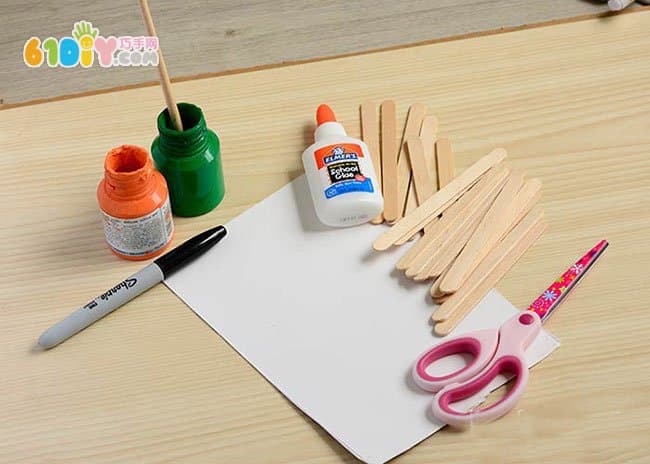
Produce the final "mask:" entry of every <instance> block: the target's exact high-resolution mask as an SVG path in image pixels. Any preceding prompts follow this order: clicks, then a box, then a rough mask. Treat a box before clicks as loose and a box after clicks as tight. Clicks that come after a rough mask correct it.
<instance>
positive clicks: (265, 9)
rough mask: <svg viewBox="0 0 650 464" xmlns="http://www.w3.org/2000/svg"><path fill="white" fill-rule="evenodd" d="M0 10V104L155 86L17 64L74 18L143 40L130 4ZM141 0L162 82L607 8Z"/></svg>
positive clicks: (588, 1)
mask: <svg viewBox="0 0 650 464" xmlns="http://www.w3.org/2000/svg"><path fill="white" fill-rule="evenodd" d="M2 3H3V5H2V6H1V7H0V12H1V14H0V44H1V45H2V47H0V106H1V105H2V104H3V102H4V104H6V105H13V104H18V103H24V102H28V101H33V100H35V99H41V98H52V97H58V96H62V95H68V94H72V93H80V92H88V91H94V90H98V89H109V88H114V87H116V86H125V85H134V84H141V83H143V82H151V81H156V80H157V79H158V77H157V72H156V69H155V68H153V67H114V68H111V69H110V70H106V69H103V68H101V67H99V66H97V65H95V66H93V67H91V68H87V69H86V68H81V67H76V68H72V69H63V68H54V69H50V68H48V67H47V66H43V67H41V68H39V69H30V68H27V67H26V66H25V64H24V63H23V61H22V59H21V52H22V49H23V46H24V44H25V41H26V40H27V39H28V38H29V37H32V36H36V37H40V38H41V39H45V38H46V37H56V38H60V37H65V36H70V32H71V30H72V27H73V24H74V23H75V22H76V21H80V20H86V21H91V22H92V23H93V25H94V26H96V27H98V28H99V31H100V34H101V35H104V36H108V35H115V36H123V35H131V36H139V35H143V31H144V25H143V22H142V18H141V16H140V12H139V7H138V2H137V1H136V0H111V2H110V3H107V2H80V1H79V0H4V1H3V2H2ZM12 3H13V5H11V4H12ZM149 3H150V5H151V11H152V14H153V18H154V20H155V23H156V31H157V33H158V35H159V37H160V41H161V46H162V48H163V50H164V52H165V58H166V61H167V65H168V66H169V72H170V75H171V77H172V78H185V77H187V76H195V75H198V74H205V73H223V72H230V71H232V70H241V69H246V68H252V67H258V66H264V65H276V64H279V63H286V62H291V61H299V60H310V59H314V58H322V57H326V56H335V55H341V54H346V53H358V52H361V51H368V50H376V49H380V48H387V47H396V46H402V45H405V44H411V43H415V42H421V41H427V40H432V39H441V38H446V37H451V36H457V35H461V34H471V33H480V32H484V31H490V30H499V29H501V28H508V27H520V26H525V25H530V24H538V23H542V22H546V21H558V20H564V19H567V18H574V17H576V16H582V15H596V14H606V13H607V11H608V9H607V4H606V0H602V1H598V0H543V1H540V0H473V1H470V2H458V1H457V0H436V1H433V2H432V1H427V0H401V1H399V2H395V1H393V0H356V1H354V2H350V1H348V0H327V1H322V0H321V1H318V2H314V1H311V2H295V1H289V0H283V1H278V0H255V1H250V0H248V1H243V0H238V1H236V2H233V1H228V0H211V1H209V2H206V1H198V0H189V1H183V2H179V1H177V0H151V1H150V2H149ZM630 8H634V5H633V6H631V7H630Z"/></svg>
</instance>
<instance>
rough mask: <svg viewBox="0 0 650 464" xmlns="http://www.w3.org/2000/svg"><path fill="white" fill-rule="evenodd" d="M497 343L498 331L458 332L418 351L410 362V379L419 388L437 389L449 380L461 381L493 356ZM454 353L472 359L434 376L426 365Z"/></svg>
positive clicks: (473, 373) (478, 369)
mask: <svg viewBox="0 0 650 464" xmlns="http://www.w3.org/2000/svg"><path fill="white" fill-rule="evenodd" d="M498 343H499V331H498V330H496V329H485V330H479V331H476V332H473V333H471V334H466V335H462V336H460V337H456V338H453V339H451V340H449V341H446V342H444V343H441V344H440V345H437V346H434V347H433V348H431V349H429V350H427V351H425V352H424V353H422V354H421V355H420V356H419V357H418V358H417V360H416V361H415V364H414V365H413V370H412V374H413V380H414V381H415V383H416V385H417V386H418V387H420V388H421V389H423V390H426V391H430V392H434V393H435V392H437V391H439V390H441V389H442V388H443V387H445V386H446V385H449V384H451V383H461V382H464V381H465V380H467V379H469V378H471V377H474V376H475V375H476V374H478V373H479V372H480V371H481V370H482V369H483V368H484V367H485V366H487V364H488V363H489V362H490V359H492V357H493V356H494V352H495V351H496V349H497V344H498ZM454 354H469V355H472V357H473V359H472V361H471V362H470V363H469V364H467V365H465V366H464V367H463V368H462V369H460V370H457V371H455V372H452V373H451V374H447V375H442V376H434V375H431V374H429V373H428V372H427V368H428V367H429V366H430V365H431V364H433V363H434V362H436V361H439V360H440V359H442V358H446V357H447V356H451V355H454Z"/></svg>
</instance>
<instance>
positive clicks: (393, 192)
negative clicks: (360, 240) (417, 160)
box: [381, 100, 399, 222]
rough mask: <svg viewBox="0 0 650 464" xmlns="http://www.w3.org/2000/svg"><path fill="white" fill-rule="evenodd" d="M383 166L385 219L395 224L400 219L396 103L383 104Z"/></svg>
mask: <svg viewBox="0 0 650 464" xmlns="http://www.w3.org/2000/svg"><path fill="white" fill-rule="evenodd" d="M381 166H382V176H383V177H382V183H383V192H384V219H386V220H387V221H388V222H394V221H396V220H397V218H398V210H399V207H398V189H397V115H396V112H395V102H394V101H392V100H386V101H385V102H383V103H382V104H381Z"/></svg>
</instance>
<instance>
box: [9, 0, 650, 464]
mask: <svg viewBox="0 0 650 464" xmlns="http://www.w3.org/2000/svg"><path fill="white" fill-rule="evenodd" d="M563 3H566V4H573V3H576V4H578V3H581V2H578V1H576V2H573V1H571V2H568V1H566V2H564V1H563ZM537 4H538V5H540V7H542V6H541V5H543V4H544V2H537ZM548 4H549V5H551V4H556V5H557V4H559V3H558V2H555V3H552V2H549V3H548ZM83 5H84V4H81V3H80V4H79V8H80V9H79V10H78V11H75V12H74V16H75V17H76V18H77V19H79V18H80V17H84V16H86V17H88V16H87V13H88V10H87V9H83V8H88V7H84V6H83ZM151 6H152V10H153V14H154V15H155V16H156V17H161V20H162V19H163V17H164V16H165V15H161V14H159V13H158V12H157V11H156V5H154V4H152V5H151ZM519 6H520V7H521V4H519ZM178 7H179V8H181V11H184V8H188V7H187V5H185V4H181V3H179V4H178ZM133 8H137V4H133ZM240 8H241V9H242V11H246V9H247V8H249V6H247V5H241V6H240ZM322 8H323V7H322ZM395 8H397V7H395ZM400 8H402V7H400ZM476 8H477V6H476V4H459V3H457V2H456V3H455V11H456V12H457V13H458V15H457V16H458V20H459V21H463V20H464V19H463V16H464V15H463V12H464V11H470V10H469V9H471V10H472V11H475V9H476ZM479 8H480V6H479ZM549 8H550V7H549ZM483 9H484V11H485V12H486V14H488V12H489V11H491V5H488V4H483ZM111 11H112V10H111ZM188 11H189V10H188ZM296 11H297V9H296ZM199 13H201V11H200V10H192V16H193V17H196V15H197V14H199ZM371 13H372V12H371ZM115 14H118V12H117V10H116V13H115ZM119 14H121V13H119ZM0 16H2V15H0ZM52 16H53V17H57V14H55V12H53V13H52ZM132 16H134V17H135V18H136V20H137V21H139V18H137V12H136V13H135V14H132ZM409 17H412V15H411V16H409ZM3 19H4V17H3ZM9 19H11V18H9ZM220 19H221V21H220V22H219V25H218V26H217V28H216V29H215V31H216V32H215V34H219V33H220V32H219V31H222V29H221V28H222V27H224V28H225V27H231V26H230V24H229V21H228V20H227V15H224V17H223V18H220ZM178 21H180V22H179V23H178V25H179V27H178V30H186V29H184V28H183V27H181V26H182V25H183V24H189V20H188V22H187V23H183V22H182V21H185V19H184V18H182V17H181V16H179V19H178ZM418 21H419V20H418ZM66 23H67V22H66ZM390 24H395V27H398V25H399V27H401V28H403V27H404V22H403V21H402V22H400V21H395V22H394V23H393V22H391V23H390ZM98 25H99V27H100V30H101V27H102V25H101V24H98ZM17 26H20V25H17ZM66 27H67V26H66ZM158 27H159V30H160V31H161V34H163V31H165V25H164V21H163V23H161V22H159V24H158ZM167 27H169V26H167ZM427 28H428V29H429V30H431V23H429V24H428V26H427ZM18 29H21V28H20V27H18ZM23 29H24V27H23ZM127 29H128V28H127ZM649 29H650V14H649V13H647V12H641V13H632V14H626V15H622V16H616V17H610V18H606V19H598V20H590V21H585V22H579V23H573V24H565V25H559V26H553V27H545V28H539V29H530V30H526V31H520V32H513V33H508V34H502V35H495V36H489V37H481V38H477V39H468V40H462V41H452V42H446V43H442V44H436V45H429V46H422V47H416V48H410V49H407V50H395V51H391V52H382V53H377V54H369V55H365V56H359V57H350V58H344V59H340V60H336V61H328V62H319V63H311V64H307V65H299V66H291V67H285V68H277V69H272V70H266V71H260V72H253V73H245V74H239V75H231V76H224V77H219V78H210V79H205V80H198V81H192V82H185V83H179V84H177V85H176V86H175V88H174V90H175V92H176V96H177V98H178V99H179V100H180V101H190V102H194V103H197V104H199V105H200V106H201V107H202V108H203V109H204V111H205V114H206V118H207V122H208V124H209V125H210V126H211V127H213V128H214V129H216V130H217V131H218V132H219V135H220V137H221V140H222V142H223V161H224V171H225V173H226V184H227V194H226V198H225V200H224V202H223V204H222V205H221V206H219V208H218V209H217V210H215V211H214V212H211V213H209V214H207V215H205V216H201V217H198V218H193V219H182V218H177V219H176V227H177V232H176V238H175V239H174V242H175V243H176V244H178V243H180V242H181V241H182V240H184V239H186V238H188V237H190V236H191V235H192V234H194V233H196V232H198V231H200V230H203V229H206V228H208V227H209V226H212V225H215V224H218V223H221V222H224V221H227V220H228V219H230V218H232V217H234V216H236V215H237V214H239V213H241V212H242V211H244V210H245V209H247V208H249V207H250V206H251V205H253V204H255V203H256V202H258V201H260V200H261V199H262V198H264V197H266V196H267V195H269V194H270V193H271V192H273V191H275V190H277V189H278V188H279V187H281V186H282V185H285V184H286V182H287V181H288V180H289V179H292V178H294V177H296V176H297V175H299V173H300V172H302V165H301V160H300V153H301V152H302V150H303V149H304V148H305V146H307V145H308V144H309V143H311V138H312V137H313V134H312V131H313V128H314V127H313V124H314V123H313V113H314V110H315V108H316V107H317V106H318V104H319V103H321V102H322V101H327V102H329V103H330V104H332V105H334V107H335V108H336V110H337V115H338V117H339V118H340V120H341V121H342V122H343V124H344V125H345V126H346V128H347V129H348V131H349V133H350V135H353V136H358V135H359V134H358V131H359V129H358V105H359V103H361V102H363V101H368V100H374V101H382V100H383V99H385V98H395V99H398V101H399V108H400V117H403V116H404V110H405V109H406V105H408V104H409V103H411V102H413V101H422V102H423V103H426V104H427V106H428V107H429V108H432V109H435V114H436V116H437V117H438V118H439V120H440V124H441V130H444V133H445V134H447V135H449V137H450V138H451V139H453V140H454V148H455V151H456V161H457V164H458V171H459V172H462V171H463V170H465V169H467V167H468V166H469V165H470V164H471V163H473V162H474V161H475V160H476V159H478V158H479V157H480V156H482V155H483V154H485V153H487V152H488V151H489V150H490V149H491V148H492V147H494V146H504V147H506V148H507V149H508V152H509V158H508V164H509V165H512V166H513V167H514V168H517V169H525V170H526V171H527V172H528V174H529V176H530V177H538V178H540V179H541V180H542V182H543V184H544V194H543V197H542V200H541V206H542V207H543V208H544V211H545V213H546V215H545V217H546V221H547V223H548V229H547V230H546V232H545V233H544V235H543V236H542V238H541V239H540V240H539V242H537V244H536V245H535V246H534V247H533V248H532V249H531V250H530V251H529V252H527V253H526V254H525V255H524V256H523V258H522V259H521V260H520V261H519V262H518V263H517V264H516V265H515V266H514V267H513V268H512V269H511V271H510V272H508V274H506V276H505V277H504V279H502V280H501V282H500V284H499V286H498V289H499V290H500V291H501V292H503V293H504V295H505V296H506V297H507V298H509V299H510V300H511V301H512V302H513V303H514V304H515V305H517V306H518V307H521V308H524V307H526V306H527V305H528V304H529V303H530V301H531V300H532V298H534V297H535V296H536V295H537V294H538V293H539V292H540V291H541V290H542V289H544V288H546V287H547V286H548V284H549V282H550V281H551V280H552V279H554V278H555V277H556V276H557V275H559V274H560V273H562V272H563V271H564V270H565V269H566V268H567V265H568V264H570V263H571V262H573V261H575V259H577V258H578V257H579V256H581V255H582V254H583V253H584V252H585V251H586V250H588V249H589V248H590V247H591V246H593V245H594V244H595V243H596V242H597V241H598V240H600V239H602V238H607V239H608V240H609V241H610V243H611V245H610V247H609V248H608V249H607V251H606V252H605V254H604V255H603V257H602V258H601V259H600V260H599V262H598V264H597V265H596V266H595V267H594V268H593V269H592V270H591V271H590V273H589V275H588V276H587V277H586V278H585V279H584V281H583V282H581V283H580V286H579V287H578V288H576V290H575V291H574V292H573V293H572V295H571V296H570V297H569V298H568V299H567V300H566V301H565V302H564V303H563V304H562V307H561V308H560V309H559V310H558V311H557V312H555V313H554V314H553V317H552V318H551V319H550V320H548V321H547V322H546V324H545V325H546V328H547V329H549V330H550V331H551V332H552V333H553V334H554V335H556V336H557V337H558V338H559V339H560V340H561V341H562V346H561V347H560V349H559V350H558V351H556V352H555V353H553V355H552V356H551V357H550V358H549V359H547V360H545V361H544V362H543V363H541V364H540V365H539V366H537V367H535V369H533V370H532V372H531V377H530V382H529V385H528V388H527V391H526V394H525V395H524V398H523V399H522V401H521V402H520V403H519V404H518V405H517V408H516V410H515V411H513V412H512V413H511V414H509V415H508V416H506V417H504V418H503V419H501V420H499V421H497V422H494V423H492V424H489V425H487V426H485V427H475V428H473V429H471V430H469V431H466V432H463V433H458V432H455V431H447V430H445V431H442V432H440V433H438V434H436V435H435V436H434V437H432V438H430V439H428V440H425V441H424V442H423V443H422V444H420V445H418V446H416V447H415V448H414V449H412V450H410V451H409V452H407V453H406V454H404V455H403V456H401V457H399V458H398V459H397V460H396V461H395V462H396V463H409V464H414V463H421V464H425V463H431V462H459V463H480V462H495V463H496V462H498V463H505V464H516V463H517V464H518V463H522V462H557V463H567V464H568V463H576V462H578V463H580V462H589V463H599V464H600V463H602V464H610V463H620V462H625V463H632V464H645V463H646V462H647V438H648V436H649V434H650V424H649V422H648V417H649V416H650V396H649V395H648V394H647V392H648V391H649V390H650V345H649V344H648V343H647V340H648V327H650V312H648V310H647V304H648V303H647V302H648V301H650V277H649V276H648V273H647V272H646V271H647V263H648V262H649V261H650V249H649V246H648V239H647V238H648V237H647V235H648V225H649V224H650V216H649V215H650V213H649V212H650V183H649V182H648V179H649V178H650V158H649V157H648V153H649V152H650V130H649V129H650V80H648V76H649V75H650V60H648V59H647V50H648V49H647V40H648V33H647V31H648V30H649ZM1 30H3V31H6V32H9V33H13V32H11V31H7V29H6V28H1ZM115 31H116V32H122V28H121V27H120V28H119V29H118V28H115ZM36 32H38V33H42V30H40V29H39V31H36ZM52 32H53V33H56V32H57V31H52ZM125 32H129V31H128V30H127V31H125ZM21 34H24V32H21ZM235 37H237V36H235ZM300 39H301V36H300V34H297V35H296V36H295V37H294V40H296V41H299V40H300ZM321 41H322V37H321ZM322 42H327V41H322ZM163 44H165V39H164V37H163ZM197 46H198V47H200V45H199V44H198V43H197ZM328 46H329V45H328ZM253 48H254V47H253ZM204 51H205V50H203V49H201V53H200V54H197V56H198V55H202V54H203V52H204ZM211 51H212V52H214V50H211ZM262 51H263V50H262ZM171 53H172V52H171V50H170V52H169V53H168V55H167V58H168V65H169V66H170V72H171V73H172V75H173V74H174V72H173V65H172V61H174V60H172V59H171ZM194 59H198V58H196V57H188V60H189V61H192V60H194ZM441 63H444V66H441ZM405 68H408V69H409V73H408V77H407V76H406V75H405V74H404V73H403V72H402V71H403V70H404V69H405ZM341 69H342V70H344V72H334V70H341ZM345 71H347V72H345ZM108 75H111V73H110V72H109V73H108ZM20 78H21V76H20V75H16V76H15V79H16V80H20ZM3 82H4V81H3ZM612 82H615V83H619V84H620V85H616V86H612ZM161 106H162V103H161V100H160V90H159V89H157V88H153V87H152V88H145V89H138V90H128V91H124V92H119V93H114V94H104V95H96V96H92V97H88V98H79V99H71V100H67V101H61V102H54V103H48V104H43V105H35V106H30V107H22V108H16V109H11V110H5V111H0V142H1V143H2V149H3V150H2V157H0V195H1V198H2V201H3V206H2V211H3V217H2V222H1V223H0V265H1V266H2V269H3V272H2V273H0V289H1V291H2V311H0V327H1V328H2V329H1V330H2V335H3V338H2V350H0V366H2V368H3V371H2V375H1V376H0V392H1V393H2V395H0V410H1V411H2V413H3V418H2V421H0V437H2V446H0V462H6V463H12V464H34V463H40V462H50V463H65V464H87V463H93V464H97V463H99V464H103V463H116V462H126V463H131V462H137V463H144V464H149V463H162V462H182V463H183V464H203V463H206V462H224V463H225V462H237V463H243V464H247V463H257V462H260V459H264V460H267V461H269V462H277V463H280V462H305V463H314V464H316V463H330V462H348V463H354V462H357V461H356V460H355V459H354V458H353V457H352V456H351V455H350V454H349V453H347V452H346V451H345V450H344V449H343V448H342V447H341V446H339V445H338V444H337V443H336V442H334V441H333V440H332V439H331V438H330V437H329V436H328V435H327V434H326V433H325V432H323V431H322V430H321V429H320V428H319V427H318V426H317V425H316V424H314V423H312V422H311V421H310V420H309V419H307V418H306V417H305V416H304V415H303V414H301V413H300V412H298V411H297V410H296V409H295V408H294V407H293V406H292V405H291V404H290V403H289V402H288V401H286V400H285V399H284V398H283V397H282V395H280V394H279V393H278V392H277V391H276V390H275V389H274V388H273V387H271V385H270V384H268V383H267V382H266V381H265V380H264V379H263V378H262V377H261V376H260V375H259V374H257V373H256V372H255V371H254V370H253V369H252V368H251V367H250V366H249V365H248V364H247V363H246V362H245V361H244V360H243V359H241V358H240V357H239V356H238V355H237V354H236V353H235V352H234V351H233V350H232V349H231V348H230V347H229V346H228V344H227V343H226V342H225V341H224V340H222V339H221V338H220V337H219V336H218V335H216V334H215V333H214V332H213V331H212V330H211V329H210V328H209V327H207V326H206V325H205V324H204V323H203V322H202V321H201V320H200V319H199V318H197V317H196V316H195V315H194V314H193V313H192V312H191V311H190V310H189V309H187V308H186V307H185V306H184V305H183V304H182V303H181V302H180V301H179V300H178V299H177V298H175V297H174V296H173V295H172V294H171V293H170V292H169V291H168V290H167V289H166V288H164V287H158V288H156V289H154V290H152V291H151V292H149V293H147V294H146V295H143V296H141V297H140V298H138V300H137V301H134V302H132V303H130V304H129V305H127V306H126V307H124V308H122V309H120V310H119V311H116V312H115V313H113V314H111V315H109V316H107V317H106V318H105V319H103V320H102V321H101V322H99V323H98V324H95V325H94V326H93V327H90V328H89V329H87V330H86V331H84V333H83V334H79V335H78V336H75V337H74V338H73V339H71V340H69V341H67V342H66V343H64V344H62V345H61V346H60V347H58V348H56V349H55V350H52V351H50V352H47V353H39V352H35V351H32V348H33V345H34V343H35V341H36V338H37V337H38V335H39V334H40V332H41V331H42V330H43V329H45V328H47V327H48V326H49V325H50V324H51V323H53V322H55V321H56V320H58V319H60V318H61V317H63V316H65V315H67V314H68V313H69V312H70V311H71V310H73V309H74V308H75V307H77V306H78V305H79V304H80V303H84V302H85V301H87V300H88V298H90V297H91V296H93V295H95V294H97V293H98V292H100V291H102V290H104V289H105V287H106V286H107V284H110V283H111V282H117V281H119V280H120V279H122V278H123V277H124V276H126V275H128V274H129V273H131V272H133V271H135V270H137V269H139V268H140V266H141V265H139V264H137V263H129V262H125V261H121V260H119V259H118V258H116V257H114V256H113V255H111V253H110V252H109V251H108V249H107V248H106V246H105V245H104V243H103V237H102V235H103V233H102V227H101V222H100V217H99V212H98V209H97V204H96V200H95V188H96V186H97V183H98V181H99V179H100V176H101V174H102V162H103V159H104V155H105V153H106V152H107V151H108V150H109V149H110V148H111V147H113V146H116V145H119V144H120V143H125V142H129V143H136V144H140V145H143V146H149V145H150V143H151V141H152V139H153V137H154V136H155V134H156V129H155V117H156V115H157V113H158V111H159V110H160V109H161ZM262 108H263V111H262V110H260V109H262ZM54 121H55V122H56V124H53V122H54ZM377 227H378V234H379V228H381V227H383V226H377ZM368 246H369V247H370V244H368ZM371 262H372V261H370V262H369V263H368V265H371ZM220 285H227V282H215V290H216V291H218V288H219V286H220ZM411 291H422V292H423V296H424V294H425V293H426V292H427V291H428V286H426V285H423V286H422V289H421V290H420V289H418V288H417V287H415V288H412V290H411ZM217 297H218V295H217ZM269 310H272V308H269ZM396 310H399V311H409V310H412V308H396ZM612 311H617V314H618V315H619V316H618V317H615V318H612V317H611V314H612ZM423 317H424V318H426V317H427V315H426V314H425V313H423ZM371 323H372V321H369V324H371ZM387 342H388V341H387ZM407 367H408V366H405V372H406V369H407ZM400 380H401V379H400ZM261 457H263V458H261Z"/></svg>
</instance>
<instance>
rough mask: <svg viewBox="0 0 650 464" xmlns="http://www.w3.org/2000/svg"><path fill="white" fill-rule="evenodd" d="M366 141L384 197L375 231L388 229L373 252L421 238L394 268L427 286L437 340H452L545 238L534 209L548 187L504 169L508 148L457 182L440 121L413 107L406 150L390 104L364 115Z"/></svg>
mask: <svg viewBox="0 0 650 464" xmlns="http://www.w3.org/2000/svg"><path fill="white" fill-rule="evenodd" d="M378 114H379V117H378ZM378 121H379V122H378ZM361 131H362V137H363V140H364V141H365V142H366V144H367V145H368V147H369V149H370V153H371V154H372V156H373V163H374V165H375V167H376V171H377V177H378V182H380V183H381V185H382V191H383V196H384V211H383V213H382V214H381V215H380V216H378V217H376V218H374V219H373V220H372V222H373V223H374V224H381V223H383V222H386V223H388V224H391V227H390V229H388V230H387V231H386V232H385V233H383V234H382V235H381V236H379V237H378V238H377V239H376V240H375V242H374V243H373V247H374V249H375V250H377V251H382V250H387V249H388V248H390V247H392V246H399V245H403V244H405V243H407V242H409V241H410V240H412V239H414V238H418V240H417V242H415V243H414V244H413V245H412V246H411V247H410V248H408V250H407V251H406V252H405V253H404V254H403V255H402V256H401V258H400V259H399V261H398V262H397V264H396V267H397V269H399V270H400V271H403V272H404V273H405V275H406V276H407V277H409V278H411V279H413V280H416V281H422V282H429V283H430V292H431V297H432V299H433V301H434V302H436V303H438V304H439V306H437V308H436V309H435V311H434V313H433V315H432V316H431V317H432V319H433V321H434V323H435V327H434V331H435V332H436V333H437V334H439V335H447V334H448V333H449V332H451V331H452V330H453V329H454V328H455V327H456V326H457V325H458V323H459V322H460V321H461V320H462V319H463V318H464V317H465V316H467V314H468V313H469V312H470V311H471V310H472V308H474V307H475V306H476V305H477V304H478V303H479V302H480V301H481V300H482V299H483V297H484V296H485V295H486V294H487V293H488V292H489V291H490V289H491V288H493V287H494V286H495V285H496V284H497V283H498V281H499V280H500V279H501V278H502V277H503V276H504V275H505V273H506V272H507V271H508V270H509V269H510V268H511V267H512V266H513V265H514V264H515V263H516V262H517V260H519V258H520V257H521V256H522V255H523V254H524V253H525V252H526V250H528V248H530V247H531V246H532V245H533V244H534V243H535V242H536V241H537V239H538V238H539V237H540V236H541V234H542V232H543V231H544V229H545V223H544V221H543V213H542V211H541V210H540V209H536V208H534V207H535V205H536V204H537V202H538V201H539V199H540V196H541V187H542V184H541V182H540V181H539V180H538V179H526V177H525V173H524V172H523V171H520V170H516V169H510V168H508V167H507V166H505V164H504V162H503V161H504V160H505V158H506V156H507V154H506V151H505V150H504V149H503V148H496V149H494V150H492V151H491V152H490V153H488V154H487V155H485V156H483V157H482V158H480V159H479V160H478V161H476V162H475V163H474V164H473V165H471V166H470V167H469V168H467V169H466V170H465V171H463V172H462V173H461V174H460V175H458V176H457V175H456V174H455V163H454V154H453V150H452V145H451V142H450V141H449V139H447V138H444V137H439V136H438V120H437V119H436V118H435V116H431V115H427V109H426V107H425V106H424V105H423V104H421V103H415V104H413V105H411V106H410V108H409V111H408V115H407V117H406V123H405V125H404V130H403V135H402V137H401V143H398V141H397V140H398V139H397V117H396V111H395V102H393V101H390V100H389V101H385V102H383V103H382V104H381V107H380V108H379V113H378V111H377V107H376V105H375V104H374V103H364V104H362V105H361Z"/></svg>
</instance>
